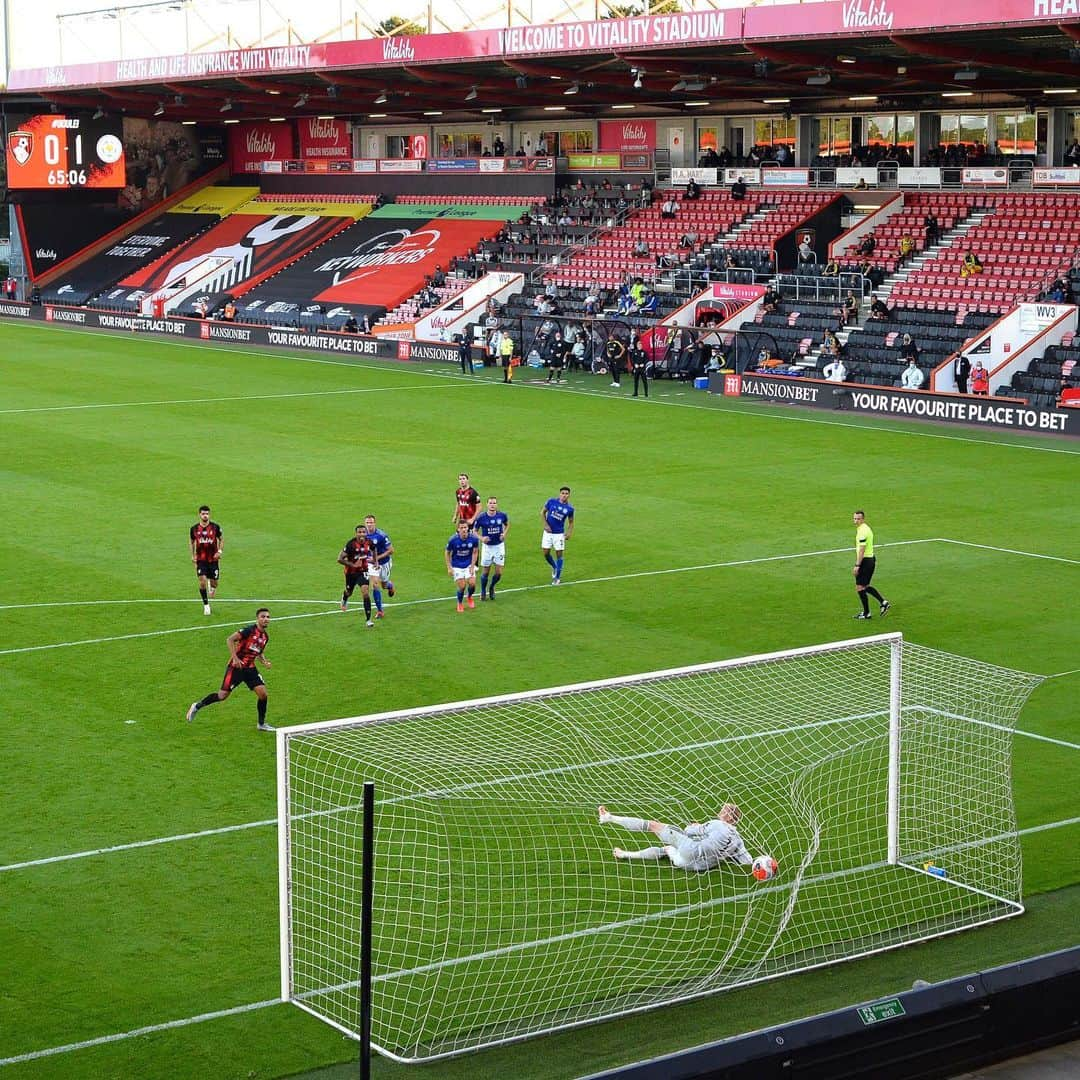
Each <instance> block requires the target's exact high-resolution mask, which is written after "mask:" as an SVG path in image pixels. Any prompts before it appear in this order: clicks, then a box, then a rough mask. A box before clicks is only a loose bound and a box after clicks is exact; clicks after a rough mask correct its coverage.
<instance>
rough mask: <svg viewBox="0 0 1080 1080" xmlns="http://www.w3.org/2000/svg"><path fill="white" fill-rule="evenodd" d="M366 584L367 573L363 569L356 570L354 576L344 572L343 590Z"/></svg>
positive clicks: (365, 569)
mask: <svg viewBox="0 0 1080 1080" xmlns="http://www.w3.org/2000/svg"><path fill="white" fill-rule="evenodd" d="M367 582H368V572H367V568H366V567H365V568H364V569H363V570H357V572H356V573H355V574H352V573H348V572H346V574H345V588H346V589H355V588H356V586H357V585H366V584H367Z"/></svg>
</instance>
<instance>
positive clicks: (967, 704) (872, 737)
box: [278, 635, 1040, 1061]
mask: <svg viewBox="0 0 1080 1080" xmlns="http://www.w3.org/2000/svg"><path fill="white" fill-rule="evenodd" d="M1039 681H1040V680H1039V678H1038V677H1037V676H1032V675H1028V674H1024V673H1021V672H1015V671H1009V670H1006V669H1003V668H999V667H993V666H991V665H989V664H984V663H980V662H978V661H975V660H969V659H965V658H963V657H957V656H952V655H949V654H946V653H942V652H937V651H935V650H932V649H927V648H922V647H920V646H918V645H912V644H910V643H905V642H903V641H902V640H901V638H900V636H899V635H883V636H880V637H872V638H864V639H861V640H859V641H851V642H839V643H835V644H830V645H822V646H814V647H812V648H807V649H799V650H793V651H790V652H786V653H777V654H770V655H767V656H757V657H747V658H743V659H738V660H730V661H725V662H722V663H717V664H706V665H701V666H697V667H692V668H684V669H680V670H677V671H664V672H654V673H649V674H643V675H635V676H631V677H628V678H620V679H612V680H606V681H603V682H596V683H590V684H587V685H576V686H569V687H561V688H557V689H552V690H543V691H534V692H530V693H525V694H518V695H512V696H506V697H500V698H490V699H482V700H478V701H472V702H463V703H458V704H452V705H439V706H434V707H429V708H424V709H417V710H411V711H407V712H399V713H388V714H383V715H377V716H368V717H360V718H353V719H348V720H338V721H335V722H332V723H326V724H315V725H308V726H305V727H301V728H293V729H285V730H281V729H279V731H278V751H279V752H278V788H279V819H280V830H279V844H280V859H281V862H280V876H281V930H282V950H281V959H282V971H281V975H282V996H283V997H284V998H285V999H287V1000H290V1001H292V1002H294V1003H295V1004H297V1005H298V1006H300V1007H301V1008H303V1009H305V1010H307V1011H308V1012H310V1013H313V1014H314V1015H316V1016H318V1017H320V1018H321V1019H323V1020H325V1021H327V1022H328V1023H330V1024H333V1025H334V1026H335V1027H337V1028H339V1029H340V1030H342V1031H344V1032H346V1033H348V1034H350V1035H354V1036H358V1033H359V1031H360V1015H359V1014H360V981H359V971H360V958H359V950H360V944H359V943H360V909H361V908H360V905H361V850H360V849H361V835H362V825H363V821H362V809H361V790H362V787H363V784H364V782H365V781H371V782H373V783H374V784H375V792H376V803H375V812H374V866H375V874H374V918H373V920H372V932H373V951H372V1018H371V1023H372V1045H373V1046H374V1048H375V1049H376V1050H378V1051H379V1052H381V1053H383V1054H386V1055H388V1056H390V1057H393V1058H395V1059H398V1060H412V1061H422V1060H430V1059H432V1058H437V1057H443V1056H447V1055H450V1054H455V1053H460V1052H463V1051H467V1050H474V1049H477V1048H478V1047H482V1046H487V1045H492V1044H495V1043H500V1042H508V1041H511V1040H515V1039H521V1038H524V1037H527V1036H530V1035H535V1034H539V1033H541V1032H547V1031H553V1030H557V1029H560V1028H566V1027H570V1026H573V1025H577V1024H584V1023H589V1022H593V1021H597V1020H600V1019H604V1018H607V1017H612V1016H616V1015H620V1014H625V1013H629V1012H633V1011H636V1010H643V1009H652V1008H655V1007H656V1006H658V1005H661V1004H665V1003H669V1002H675V1001H680V1000H685V999H687V998H691V997H695V996H699V995H703V994H709V993H713V992H715V991H718V990H722V989H727V988H730V987H734V986H740V985H746V984H748V983H753V982H758V981H760V980H763V979H770V978H774V977H776V976H779V975H784V974H789V973H792V972H796V971H804V970H806V969H808V968H813V967H818V966H820V965H824V964H831V963H835V962H837V961H840V960H848V959H852V958H854V957H857V956H864V955H867V954H869V953H873V952H877V951H880V950H883V949H890V948H895V947H897V946H900V945H907V944H910V943H912V942H916V941H923V940H925V939H927V938H931V937H935V936H938V935H942V934H948V933H951V932H953V931H957V930H962V929H965V928H968V927H973V926H978V925H981V924H984V923H987V922H991V921H993V920H996V919H1002V918H1007V917H1009V916H1011V915H1016V914H1019V913H1021V912H1022V911H1023V907H1022V905H1021V893H1020V888H1021V862H1020V845H1019V840H1018V837H1017V834H1016V826H1015V816H1014V811H1013V802H1012V785H1011V776H1010V757H1011V744H1012V730H1013V726H1014V723H1015V720H1016V717H1017V715H1018V714H1019V711H1020V708H1021V706H1022V705H1023V703H1024V701H1025V700H1026V698H1027V696H1028V695H1029V694H1030V692H1031V691H1032V690H1033V689H1034V687H1035V686H1036V685H1037V684H1038V682H1039ZM725 802H733V803H736V804H737V805H738V806H739V808H740V809H741V811H742V819H741V821H740V823H739V832H740V833H741V835H742V837H743V840H744V842H745V843H746V846H747V847H748V848H749V850H750V853H751V855H753V856H756V855H759V854H763V853H767V854H769V855H772V856H773V857H774V858H775V859H776V860H777V862H778V863H779V873H778V874H777V875H776V877H774V878H773V879H772V880H770V881H766V882H757V881H755V880H754V879H753V877H752V876H751V875H750V874H749V873H748V872H747V868H745V867H741V866H738V865H735V864H724V865H721V866H720V867H719V868H717V869H714V870H711V871H708V872H705V873H695V872H692V871H687V870H681V869H677V868H675V867H674V866H672V864H671V863H670V862H669V861H667V860H666V859H664V860H661V861H632V862H631V861H617V860H616V859H614V858H613V857H612V848H613V847H614V846H616V845H618V846H621V847H623V848H626V849H630V850H632V849H635V848H643V847H646V846H648V845H649V844H651V843H659V841H657V840H656V838H655V837H652V836H650V835H648V834H639V833H634V832H628V831H626V830H625V829H623V828H620V827H617V826H615V825H611V824H607V825H601V824H599V822H598V820H597V806H598V804H600V803H604V804H606V805H607V806H608V808H609V809H610V810H611V811H612V812H613V813H615V814H619V815H635V816H639V817H642V818H646V819H655V820H659V821H662V822H667V823H671V824H674V825H676V826H679V827H681V826H684V825H686V824H688V823H692V822H704V821H707V820H709V818H710V817H712V816H713V815H715V814H716V813H717V812H718V810H719V809H720V807H721V805H722V804H723V803H725Z"/></svg>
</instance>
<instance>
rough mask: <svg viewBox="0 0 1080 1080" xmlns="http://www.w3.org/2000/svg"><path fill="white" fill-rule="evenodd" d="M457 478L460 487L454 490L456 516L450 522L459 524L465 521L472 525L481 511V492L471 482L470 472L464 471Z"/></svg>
mask: <svg viewBox="0 0 1080 1080" xmlns="http://www.w3.org/2000/svg"><path fill="white" fill-rule="evenodd" d="M457 479H458V487H457V491H456V492H454V499H455V504H454V516H453V518H451V520H450V524H451V525H457V524H459V523H460V522H462V521H464V522H465V524H466V525H472V523H473V520H474V519H475V517H476V515H477V514H478V513H479V512H480V492H479V491H477V490H476V488H474V487H473V486H472V485H471V484H470V483H469V474H468V473H462V474H461V475H460V476H459V477H458V478H457Z"/></svg>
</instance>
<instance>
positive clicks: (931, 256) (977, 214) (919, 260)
mask: <svg viewBox="0 0 1080 1080" xmlns="http://www.w3.org/2000/svg"><path fill="white" fill-rule="evenodd" d="M992 213H993V210H973V211H972V212H971V213H970V214H969V215H968V216H967V217H966V218H964V220H963V221H961V222H959V223H958V224H956V225H954V226H953V227H952V228H951V229H949V231H948V232H945V233H942V235H941V239H940V240H939V241H938V243H936V244H934V245H932V246H931V247H928V248H926V249H925V250H924V251H922V252H920V253H919V254H918V255H916V256H915V258H914V259H912V260H911V261H910V262H909V263H908V264H907V265H906V266H903V267H901V268H900V269H899V270H897V271H896V273H895V274H890V275H889V276H888V277H887V278H886V279H885V281H884V283H883V284H882V286H881V288H880V289H878V290H876V291H877V292H879V293H881V294H882V299H884V300H885V301H886V303H887V302H888V299H889V297H890V296H891V295H892V291H893V289H895V288H896V286H897V285H899V284H901V283H902V282H904V281H907V279H908V278H909V277H910V276H911V275H912V274H913V273H915V271H916V270H921V269H922V268H923V267H924V266H925V265H926V264H927V263H930V262H933V261H934V260H935V259H937V257H938V255H940V254H941V253H942V252H943V251H948V250H949V249H950V248H953V247H956V246H957V244H962V242H963V241H964V239H965V238H966V237H967V234H968V232H969V231H970V230H971V229H973V228H974V227H975V226H976V225H981V224H982V223H983V221H985V220H986V218H988V217H989V216H990V215H991V214H992Z"/></svg>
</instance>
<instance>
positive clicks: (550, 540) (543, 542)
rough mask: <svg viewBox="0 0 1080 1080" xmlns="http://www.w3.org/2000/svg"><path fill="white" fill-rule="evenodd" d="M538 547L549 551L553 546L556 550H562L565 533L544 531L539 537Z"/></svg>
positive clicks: (564, 545)
mask: <svg viewBox="0 0 1080 1080" xmlns="http://www.w3.org/2000/svg"><path fill="white" fill-rule="evenodd" d="M540 547H541V548H542V549H543V550H544V551H550V550H551V548H554V549H555V550H556V551H562V550H563V549H564V548H565V547H566V533H553V532H547V531H545V532H544V534H543V536H541V537H540Z"/></svg>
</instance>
